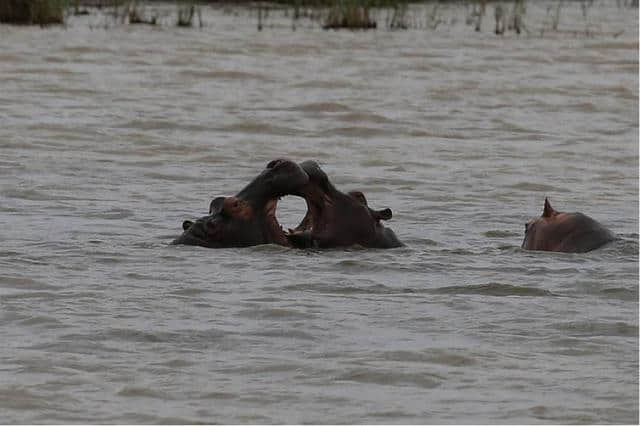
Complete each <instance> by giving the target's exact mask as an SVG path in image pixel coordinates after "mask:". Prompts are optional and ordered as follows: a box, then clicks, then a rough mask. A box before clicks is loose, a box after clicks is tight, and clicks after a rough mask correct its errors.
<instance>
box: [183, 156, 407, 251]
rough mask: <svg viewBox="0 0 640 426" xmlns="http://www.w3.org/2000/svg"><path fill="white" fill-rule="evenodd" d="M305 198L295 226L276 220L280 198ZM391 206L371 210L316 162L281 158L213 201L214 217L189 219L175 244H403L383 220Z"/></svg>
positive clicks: (205, 245) (377, 245)
mask: <svg viewBox="0 0 640 426" xmlns="http://www.w3.org/2000/svg"><path fill="white" fill-rule="evenodd" d="M285 195H296V196H300V197H303V198H304V199H305V200H306V202H307V208H308V210H307V213H306V215H305V217H304V219H303V220H302V222H301V223H300V225H298V226H297V227H296V228H295V229H294V230H289V232H285V231H284V230H283V229H282V227H281V226H280V224H279V223H278V221H277V219H276V208H277V204H278V200H279V199H280V198H281V197H283V196H285ZM391 216H392V213H391V210H389V209H384V210H380V211H376V210H373V209H371V208H369V206H368V204H367V201H366V198H365V197H364V194H362V193H360V192H357V193H356V192H354V193H351V194H344V193H342V192H340V191H338V190H337V189H336V188H335V187H334V186H333V185H332V184H331V183H330V182H329V179H328V178H327V175H326V174H325V173H324V172H323V171H322V170H321V169H320V167H319V166H318V165H317V164H316V163H315V162H312V161H307V162H305V163H302V164H300V165H298V164H297V163H295V162H293V161H291V160H286V159H279V160H274V161H272V162H270V163H269V164H267V168H266V169H265V170H264V171H263V172H262V173H260V174H259V175H258V176H257V177H256V178H255V179H253V181H251V183H249V185H247V186H246V187H245V188H244V189H243V190H242V191H240V192H239V193H238V194H236V195H235V196H232V197H218V198H216V199H214V200H213V201H212V202H211V205H210V207H209V215H207V216H204V217H202V218H200V219H197V220H196V221H195V222H192V221H188V220H187V221H184V223H183V224H182V228H183V231H184V232H183V233H182V235H181V236H180V237H178V238H176V239H175V240H174V241H173V244H187V245H198V246H204V247H211V248H222V247H247V246H255V245H260V244H279V245H282V246H287V247H297V248H306V247H320V248H330V247H349V246H355V245H360V246H363V247H379V248H388V247H399V246H401V245H402V243H400V241H399V240H398V239H397V237H396V236H395V234H394V233H393V231H391V230H390V229H388V228H385V227H384V226H383V225H382V224H381V223H380V221H381V220H388V219H390V218H391Z"/></svg>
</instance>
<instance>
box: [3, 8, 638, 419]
mask: <svg viewBox="0 0 640 426" xmlns="http://www.w3.org/2000/svg"><path fill="white" fill-rule="evenodd" d="M530 3H531V2H530ZM429 11H430V9H428V10H422V11H418V12H415V13H416V15H415V16H419V17H423V16H426V13H427V12H429ZM463 12H464V11H462V12H460V13H463ZM442 13H445V12H442ZM447 13H448V12H447ZM527 13H528V15H527V16H528V18H527V19H530V21H528V22H530V24H531V27H532V28H533V27H535V28H542V25H546V24H545V19H547V18H548V13H547V11H546V9H545V6H539V8H538V9H536V7H535V6H534V5H531V4H530V5H529V10H528V11H527ZM536 13H537V14H538V15H536ZM589 13H590V15H589V17H588V20H586V18H584V17H583V15H582V14H581V11H580V8H579V6H578V5H577V4H572V5H568V6H566V7H565V9H563V14H564V15H563V18H564V19H565V20H564V21H563V24H564V25H565V26H566V28H569V29H571V28H573V29H575V30H574V31H573V32H572V31H569V30H566V31H560V32H545V33H544V34H540V33H539V32H538V33H533V32H532V33H531V34H528V35H526V34H523V35H521V36H520V37H517V36H515V35H514V34H508V35H507V36H505V37H496V36H495V35H494V34H492V33H491V32H490V26H489V24H487V26H485V28H484V30H483V32H481V33H475V32H474V31H473V30H472V28H470V27H468V26H466V25H465V23H464V22H463V19H462V18H464V13H463V14H462V15H461V19H460V20H459V21H457V22H453V21H451V22H449V21H448V24H446V25H441V26H439V27H438V29H437V30H435V31H434V30H428V29H424V28H419V26H416V27H414V28H411V29H409V30H407V31H387V30H385V29H379V30H377V31H371V32H348V31H347V32H341V31H340V32H335V31H328V32H327V31H322V30H321V29H319V25H318V24H317V23H311V22H306V23H301V24H300V25H299V27H298V28H297V30H296V31H292V29H291V20H290V17H284V16H282V15H278V14H277V13H272V14H271V15H270V18H269V20H268V24H267V25H266V27H265V30H264V31H262V32H257V31H256V25H255V24H256V23H255V19H254V17H252V16H249V12H248V11H242V10H241V11H240V12H236V13H228V12H225V11H224V10H222V9H212V8H203V15H204V16H203V19H204V21H205V23H206V24H207V25H206V26H205V27H204V28H202V29H178V28H174V27H171V26H170V25H168V24H165V25H163V26H161V27H159V28H149V27H134V26H120V25H115V26H109V27H108V28H106V29H105V28H104V27H105V25H104V22H107V21H106V18H105V17H104V16H100V15H96V14H94V15H91V16H88V17H78V18H71V19H70V21H69V25H68V26H67V27H66V28H49V29H45V30H41V29H39V28H24V27H11V26H0V52H2V53H0V76H1V78H0V122H1V123H2V125H1V126H0V148H1V151H0V152H1V156H0V227H1V228H2V230H3V231H2V233H1V234H0V307H1V309H0V318H1V320H0V338H1V339H2V342H3V345H2V349H1V350H0V357H1V358H0V361H1V362H0V364H1V365H2V367H0V412H1V413H2V415H1V416H0V417H1V418H2V421H3V422H6V423H45V422H46V423H51V422H53V423H199V422H206V423H304V422H313V423H327V422H328V423H436V422H437V423H469V422H474V423H477V422H479V423H612V422H613V423H637V422H638V404H637V403H638V41H637V40H638V28H637V9H624V8H618V7H616V6H615V3H614V2H602V3H596V5H595V6H594V8H592V9H590V11H589ZM451 14H452V16H453V15H455V13H454V12H451ZM447 16H448V15H447ZM383 17H384V15H383V14H381V15H380V18H379V19H383ZM536 17H537V18H536ZM487 19H489V18H487ZM536 19H537V21H536ZM565 26H563V27H562V29H565ZM585 28H590V29H591V30H592V32H593V33H594V34H592V35H585V34H584V31H583V30H584V29H585ZM578 30H580V31H582V33H579V31H578ZM620 30H622V33H619V31H620ZM283 156H284V157H289V158H292V159H294V160H296V161H304V160H307V159H314V160H316V161H318V162H319V163H320V164H321V166H322V167H323V168H324V170H326V172H327V173H328V174H329V176H330V177H331V179H332V180H333V181H334V183H335V184H336V185H337V186H338V187H339V188H341V189H343V190H352V189H358V190H361V191H363V192H364V193H365V194H366V195H367V198H368V199H369V202H370V204H371V205H372V206H373V207H374V208H383V207H390V208H391V209H392V210H393V213H394V216H393V219H392V220H391V221H390V222H389V223H388V225H389V226H390V227H391V228H392V229H394V231H395V232H396V234H397V235H398V236H399V238H400V239H401V240H403V241H404V242H405V243H406V247H403V248H399V249H392V250H327V251H313V250H310V251H298V250H290V249H286V248H282V247H276V246H260V247H253V248H246V249H225V250H210V249H204V248H199V247H176V246H170V245H169V242H170V241H171V240H172V238H174V237H175V236H176V235H178V234H179V233H180V230H181V227H180V224H181V223H182V221H183V220H184V219H192V218H194V217H198V216H201V215H204V214H205V213H206V211H207V209H208V205H209V202H210V200H211V199H212V198H214V197H216V196H220V195H231V194H234V193H235V192H237V191H238V190H240V189H241V188H242V187H243V186H244V185H245V184H246V183H248V182H249V180H250V179H251V178H252V177H254V176H255V175H256V174H257V173H259V172H260V171H261V170H262V169H263V168H264V166H265V165H266V164H267V163H268V162H269V161H270V160H272V159H274V158H278V157H283ZM545 197H550V199H551V201H552V203H553V205H554V207H555V208H556V209H558V210H563V211H582V212H583V213H585V214H587V215H590V216H592V217H594V218H596V219H597V220H599V221H601V222H602V223H603V224H605V225H606V226H607V227H609V228H610V229H611V230H612V231H614V232H615V233H616V234H617V235H618V236H619V237H620V238H619V240H618V241H616V242H614V243H612V244H610V245H608V246H607V247H605V248H603V249H601V250H597V251H594V252H591V253H587V254H558V253H536V252H526V251H523V250H521V249H520V248H519V247H520V244H521V241H522V237H523V231H524V223H525V222H526V221H528V220H530V219H531V218H533V217H536V216H539V215H540V213H541V211H542V206H543V202H544V198H545ZM303 214H304V206H303V205H301V203H300V202H296V200H295V199H293V198H291V197H289V198H286V199H284V200H283V202H282V203H281V205H280V208H279V211H278V217H279V219H280V221H281V222H282V223H285V224H288V225H293V224H295V223H296V221H297V220H299V219H301V217H302V215H303Z"/></svg>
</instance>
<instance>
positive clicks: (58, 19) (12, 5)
mask: <svg viewBox="0 0 640 426" xmlns="http://www.w3.org/2000/svg"><path fill="white" fill-rule="evenodd" d="M67 2H68V0H0V22H4V23H9V24H21V25H42V26H44V25H50V24H62V23H64V11H65V8H66V7H67Z"/></svg>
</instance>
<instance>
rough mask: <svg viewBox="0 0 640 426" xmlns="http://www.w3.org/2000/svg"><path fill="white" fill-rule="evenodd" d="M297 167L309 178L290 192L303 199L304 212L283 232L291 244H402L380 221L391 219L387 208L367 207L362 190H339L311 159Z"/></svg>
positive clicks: (339, 245) (303, 246)
mask: <svg viewBox="0 0 640 426" xmlns="http://www.w3.org/2000/svg"><path fill="white" fill-rule="evenodd" d="M300 167H302V169H303V170H304V171H305V172H306V173H307V176H309V181H308V182H307V183H306V184H305V185H302V186H300V187H299V188H298V189H296V190H294V191H293V192H292V193H293V195H298V196H300V197H303V198H304V199H305V200H306V202H307V214H306V216H305V217H304V219H303V220H302V222H301V223H300V225H298V227H296V228H295V229H293V230H290V232H289V233H288V234H287V235H286V237H287V239H288V240H289V242H290V243H291V245H292V246H293V247H299V248H306V247H318V248H333V247H352V246H360V247H371V248H394V247H401V246H403V244H402V243H401V242H400V240H398V237H396V234H395V233H394V232H393V231H392V230H391V229H389V228H386V227H385V226H383V225H382V223H381V222H380V221H381V220H389V219H391V216H392V212H391V210H390V209H383V210H373V209H371V208H370V207H369V206H368V203H367V199H366V198H365V196H364V194H363V193H362V192H359V191H353V192H350V193H348V194H345V193H343V192H341V191H339V190H338V189H337V188H336V187H335V186H333V184H332V183H331V182H330V181H329V178H328V177H327V175H326V173H325V172H324V171H323V170H322V169H320V166H318V164H317V163H316V162H315V161H305V162H304V163H302V164H300Z"/></svg>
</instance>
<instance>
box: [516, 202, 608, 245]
mask: <svg viewBox="0 0 640 426" xmlns="http://www.w3.org/2000/svg"><path fill="white" fill-rule="evenodd" d="M524 232H525V235H524V241H522V248H523V249H526V250H546V251H558V252H566V253H585V252H588V251H591V250H594V249H597V248H598V247H601V246H603V245H605V244H606V243H608V242H610V241H613V240H614V239H615V237H614V235H613V233H612V232H611V231H609V230H608V229H607V228H605V227H604V226H602V225H601V224H600V223H598V222H596V221H595V220H593V219H591V218H590V217H589V216H586V215H584V214H582V213H562V212H558V211H556V210H554V209H553V207H551V203H550V202H549V199H548V198H545V200H544V210H543V212H542V216H540V217H539V218H537V219H535V220H532V221H530V222H529V223H527V224H526V225H525V231H524Z"/></svg>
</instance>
